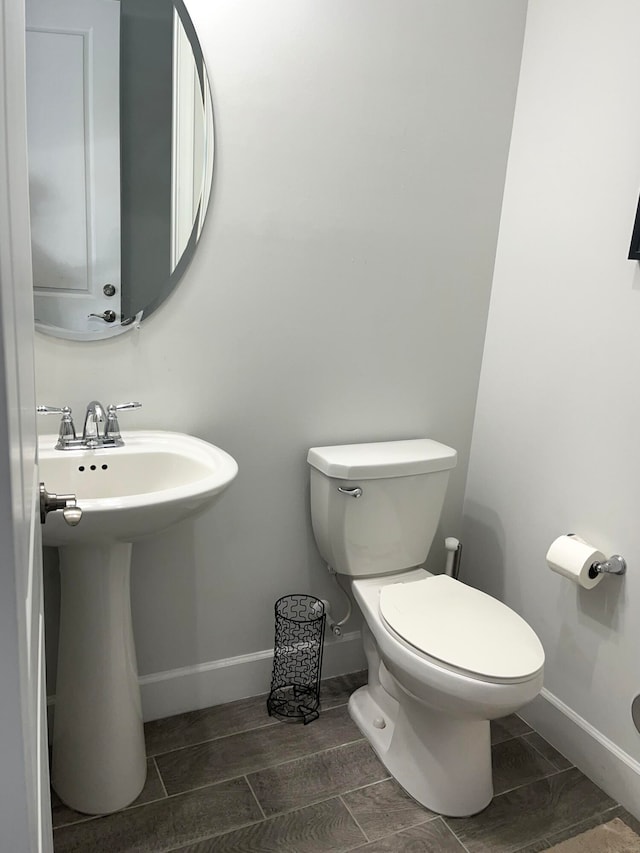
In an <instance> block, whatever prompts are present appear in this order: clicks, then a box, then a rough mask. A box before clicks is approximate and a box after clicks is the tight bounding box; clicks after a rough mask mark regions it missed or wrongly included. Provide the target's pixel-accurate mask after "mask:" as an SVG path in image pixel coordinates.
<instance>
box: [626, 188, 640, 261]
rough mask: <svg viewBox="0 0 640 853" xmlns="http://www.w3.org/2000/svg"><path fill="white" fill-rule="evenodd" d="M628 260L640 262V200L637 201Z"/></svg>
mask: <svg viewBox="0 0 640 853" xmlns="http://www.w3.org/2000/svg"><path fill="white" fill-rule="evenodd" d="M629 260H630V261H640V199H638V209H637V210H636V221H635V223H634V225H633V234H632V235H631V245H630V246H629Z"/></svg>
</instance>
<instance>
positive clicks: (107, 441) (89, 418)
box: [37, 400, 142, 450]
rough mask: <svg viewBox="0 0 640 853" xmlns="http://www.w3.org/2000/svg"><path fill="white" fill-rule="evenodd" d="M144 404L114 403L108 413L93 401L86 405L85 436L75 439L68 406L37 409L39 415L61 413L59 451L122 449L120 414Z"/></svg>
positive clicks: (40, 407)
mask: <svg viewBox="0 0 640 853" xmlns="http://www.w3.org/2000/svg"><path fill="white" fill-rule="evenodd" d="M141 405H142V403H119V404H118V405H117V406H116V405H113V404H111V405H110V406H107V408H106V411H105V408H104V406H103V405H102V403H101V402H100V401H99V400H92V401H91V402H90V403H89V405H88V406H87V411H86V413H85V416H84V427H83V430H82V437H81V438H78V437H77V436H76V430H75V427H74V425H73V420H72V418H71V409H70V408H69V407H68V406H64V407H63V408H60V407H58V406H38V407H37V411H38V412H39V413H40V414H45V415H50V414H61V415H62V420H61V422H60V432H59V435H58V442H57V444H56V447H55V449H56V450H78V449H81V448H89V449H95V448H97V447H122V446H123V444H124V441H123V440H122V436H121V435H120V424H119V423H118V414H117V413H118V412H119V411H122V410H123V409H139V408H140V406H141Z"/></svg>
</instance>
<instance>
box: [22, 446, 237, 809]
mask: <svg viewBox="0 0 640 853" xmlns="http://www.w3.org/2000/svg"><path fill="white" fill-rule="evenodd" d="M123 439H124V441H125V445H124V447H112V448H107V449H96V450H55V449H54V445H55V443H56V441H57V436H53V435H47V436H42V437H41V438H40V439H39V457H40V475H41V480H42V481H43V482H44V483H45V486H46V488H47V490H48V491H49V492H50V493H55V494H58V495H61V494H75V495H76V498H77V505H78V506H79V507H80V508H81V509H82V518H81V520H80V523H79V524H78V525H77V526H76V527H70V526H69V525H68V524H67V523H66V522H65V520H64V518H63V516H62V513H61V512H50V513H49V514H48V516H47V520H46V524H44V525H43V527H42V539H43V542H44V544H45V545H54V546H58V548H59V557H60V584H61V590H60V592H61V595H60V637H59V644H58V676H57V684H56V711H55V721H54V731H53V758H52V769H51V778H52V784H53V787H54V789H55V791H56V792H57V794H58V795H59V797H60V799H61V800H62V801H63V802H64V803H65V804H66V805H68V806H70V807H71V808H73V809H75V810H77V811H79V812H84V813H86V814H106V813H108V812H113V811H117V810H119V809H121V808H124V807H125V806H126V805H128V804H129V803H131V802H133V800H135V799H136V797H137V796H138V795H139V793H140V791H141V790H142V788H143V786H144V782H145V777H146V766H147V765H146V757H145V746H144V733H143V726H142V709H141V701H140V688H139V684H138V676H137V666H136V653H135V645H134V638H133V626H132V624H131V600H130V594H129V583H130V571H131V550H132V547H134V546H133V545H132V543H133V542H135V541H136V540H137V539H140V538H142V537H144V536H150V535H151V534H153V533H157V532H159V531H161V530H164V529H165V528H166V527H169V525H171V524H174V523H175V522H176V521H181V520H182V519H184V518H187V516H190V515H192V514H193V513H195V512H198V511H199V510H201V509H203V508H204V507H206V506H207V505H208V504H209V503H211V501H212V500H213V499H214V497H215V496H216V495H217V494H218V493H219V492H221V491H222V490H223V489H224V488H225V487H226V486H228V485H229V483H230V482H231V481H232V480H233V478H234V477H235V476H236V474H237V472H238V466H237V464H236V462H235V460H234V459H233V458H232V457H231V456H229V454H228V453H225V452H224V450H220V448H219V447H215V446H214V445H213V444H208V443H207V442H206V441H201V440H200V439H198V438H193V437H191V436H188V435H183V434H181V433H173V432H159V431H158V432H156V431H142V430H141V431H136V432H130V433H128V434H124V435H123ZM177 568H178V567H177Z"/></svg>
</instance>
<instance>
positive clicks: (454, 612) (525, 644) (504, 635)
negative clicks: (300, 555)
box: [308, 439, 544, 816]
mask: <svg viewBox="0 0 640 853" xmlns="http://www.w3.org/2000/svg"><path fill="white" fill-rule="evenodd" d="M455 460H456V455H455V451H453V450H452V449H451V448H448V447H446V446H445V445H441V444H439V443H438V442H434V441H430V440H428V439H416V440H412V441H400V442H379V443H375V444H366V445H340V446H337V447H326V448H312V450H310V451H309V456H308V461H309V463H310V465H311V514H312V523H313V529H314V534H315V538H316V542H317V544H318V547H319V550H320V553H321V554H322V556H323V557H324V559H325V560H326V561H327V563H328V564H329V565H330V566H331V567H332V568H333V569H334V570H335V571H336V572H337V573H339V574H344V575H346V576H348V577H349V578H350V582H351V591H352V594H353V597H354V599H355V601H356V603H357V604H358V606H359V608H360V610H361V612H362V616H363V618H364V624H363V644H364V651H365V654H366V657H367V662H368V668H369V677H368V684H367V685H365V686H364V687H361V688H360V689H359V690H357V691H356V692H355V693H354V694H353V695H352V696H351V697H350V700H349V712H350V714H351V716H352V718H353V719H354V721H355V722H356V724H357V725H358V726H359V728H360V730H361V731H362V733H363V734H364V735H365V737H366V738H367V739H368V740H369V742H370V744H371V746H372V747H373V748H374V750H375V751H376V753H377V754H378V756H379V757H380V759H381V760H382V762H383V763H384V764H385V766H386V767H387V769H388V770H389V772H390V773H391V774H392V775H393V776H394V777H395V778H396V780H397V781H398V782H399V783H400V785H402V787H403V788H404V789H405V790H406V791H407V792H408V793H409V794H410V795H411V796H413V797H414V798H415V799H416V800H417V801H418V802H420V803H421V804H422V805H424V806H426V807H427V808H429V809H431V810H432V811H435V812H439V813H441V814H445V815H450V816H465V815H470V814H475V813H476V812H478V811H481V810H482V809H483V808H485V807H486V806H487V805H488V804H489V802H490V801H491V799H492V797H493V784H492V778H491V746H490V729H489V721H490V720H491V719H494V718H496V717H502V716H505V715H507V714H510V713H513V712H514V711H517V710H518V709H519V708H521V707H522V706H523V705H525V704H526V703H527V702H529V701H531V700H532V699H533V698H534V697H535V696H536V695H537V694H538V693H539V691H540V689H541V688H542V677H543V666H544V651H543V649H542V645H541V644H540V641H539V639H538V637H537V636H536V634H535V632H534V631H533V629H532V628H531V627H530V626H529V625H528V624H527V623H526V622H525V621H524V620H523V619H522V618H521V617H520V616H519V615H518V614H516V613H515V612H514V611H512V610H511V609H510V608H508V607H507V606H506V605H504V604H502V603H501V602H499V601H497V600H496V599H494V598H492V597H491V596H488V595H486V594H485V593H482V592H480V591H479V590H477V589H474V588H472V587H470V586H467V585H466V584H463V583H462V582H460V581H458V580H454V579H453V578H451V577H449V576H447V575H432V574H430V573H429V572H427V571H425V570H424V569H423V568H421V567H420V563H421V562H422V561H423V560H424V559H425V558H426V555H427V553H428V550H429V547H430V545H431V541H432V539H433V534H434V532H435V529H436V526H437V523H438V520H439V517H440V512H441V509H442V503H443V501H444V496H445V491H446V485H447V480H448V474H449V470H450V469H451V468H453V466H454V465H455ZM416 557H419V559H416Z"/></svg>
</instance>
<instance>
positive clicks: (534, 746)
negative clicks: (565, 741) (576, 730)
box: [523, 732, 575, 770]
mask: <svg viewBox="0 0 640 853" xmlns="http://www.w3.org/2000/svg"><path fill="white" fill-rule="evenodd" d="M527 734H529V735H532V734H535V735H538V737H541V738H542V735H541V734H539V733H538V732H527ZM526 737H527V735H523V740H524V739H525V738H526ZM542 739H543V740H544V738H542ZM526 742H527V744H529V746H530V747H531V749H535V751H536V752H537V753H538V755H541V756H542V757H543V758H544V759H545V761H548V762H549V764H551V765H553V767H556V769H557V770H568V769H569V768H568V767H557V765H556V764H555V763H554V761H552V759H551V758H547V756H546V755H545V754H544V753H543V752H542V750H541V749H538V747H537V746H536V745H535V743H529V741H526ZM545 743H549V741H545ZM549 746H551V748H552V749H555V747H554V746H552V744H549ZM556 752H557V753H558V755H562V753H561V752H560V750H556ZM562 757H563V758H564V759H565V761H569V759H568V758H566V756H564V755H562ZM569 764H570V765H571V767H575V765H574V764H571V762H570V761H569Z"/></svg>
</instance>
